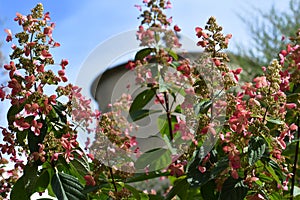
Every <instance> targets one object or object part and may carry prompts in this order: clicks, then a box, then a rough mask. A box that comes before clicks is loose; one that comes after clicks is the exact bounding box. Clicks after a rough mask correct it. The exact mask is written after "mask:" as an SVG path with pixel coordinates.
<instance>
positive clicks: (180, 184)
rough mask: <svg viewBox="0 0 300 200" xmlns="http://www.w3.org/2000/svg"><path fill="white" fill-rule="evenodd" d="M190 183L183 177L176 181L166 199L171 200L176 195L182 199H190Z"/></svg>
mask: <svg viewBox="0 0 300 200" xmlns="http://www.w3.org/2000/svg"><path fill="white" fill-rule="evenodd" d="M189 188H190V185H189V184H188V182H187V180H186V178H181V179H179V180H177V181H176V182H175V183H174V186H173V187H172V189H171V190H170V191H169V192H168V194H167V196H166V200H171V199H173V197H175V196H176V195H178V196H180V198H181V199H188V198H187V195H188V189H189Z"/></svg>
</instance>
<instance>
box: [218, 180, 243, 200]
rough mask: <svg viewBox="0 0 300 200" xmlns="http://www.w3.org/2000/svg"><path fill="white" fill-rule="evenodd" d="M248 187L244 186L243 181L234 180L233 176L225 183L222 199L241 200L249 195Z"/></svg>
mask: <svg viewBox="0 0 300 200" xmlns="http://www.w3.org/2000/svg"><path fill="white" fill-rule="evenodd" d="M247 192H248V187H247V186H246V185H244V183H243V179H234V178H232V177H231V176H230V177H229V178H228V179H227V180H226V181H225V182H224V184H223V187H222V190H221V194H220V199H221V200H241V199H244V198H245V197H246V195H247Z"/></svg>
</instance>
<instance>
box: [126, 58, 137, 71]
mask: <svg viewBox="0 0 300 200" xmlns="http://www.w3.org/2000/svg"><path fill="white" fill-rule="evenodd" d="M125 67H126V69H129V70H133V69H134V68H135V67H136V65H135V62H133V61H131V60H130V61H128V63H127V64H126V65H125Z"/></svg>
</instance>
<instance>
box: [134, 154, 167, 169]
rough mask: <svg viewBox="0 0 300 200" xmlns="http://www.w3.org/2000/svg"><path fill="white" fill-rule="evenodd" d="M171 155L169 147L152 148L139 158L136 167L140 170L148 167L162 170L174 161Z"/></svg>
mask: <svg viewBox="0 0 300 200" xmlns="http://www.w3.org/2000/svg"><path fill="white" fill-rule="evenodd" d="M171 155H172V154H171V151H170V150H168V149H160V148H159V149H152V150H150V151H147V152H145V153H143V154H142V155H141V156H140V157H139V158H138V159H137V161H136V163H135V167H136V168H137V169H139V170H143V169H146V167H147V170H149V171H157V170H161V169H164V168H166V167H167V166H169V165H170V164H171V163H172V159H171Z"/></svg>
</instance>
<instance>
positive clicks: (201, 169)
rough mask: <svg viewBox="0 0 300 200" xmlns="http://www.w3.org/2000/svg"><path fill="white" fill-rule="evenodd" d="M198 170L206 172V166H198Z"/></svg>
mask: <svg viewBox="0 0 300 200" xmlns="http://www.w3.org/2000/svg"><path fill="white" fill-rule="evenodd" d="M198 170H199V171H200V172H201V173H202V174H203V173H204V172H206V167H202V166H198Z"/></svg>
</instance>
